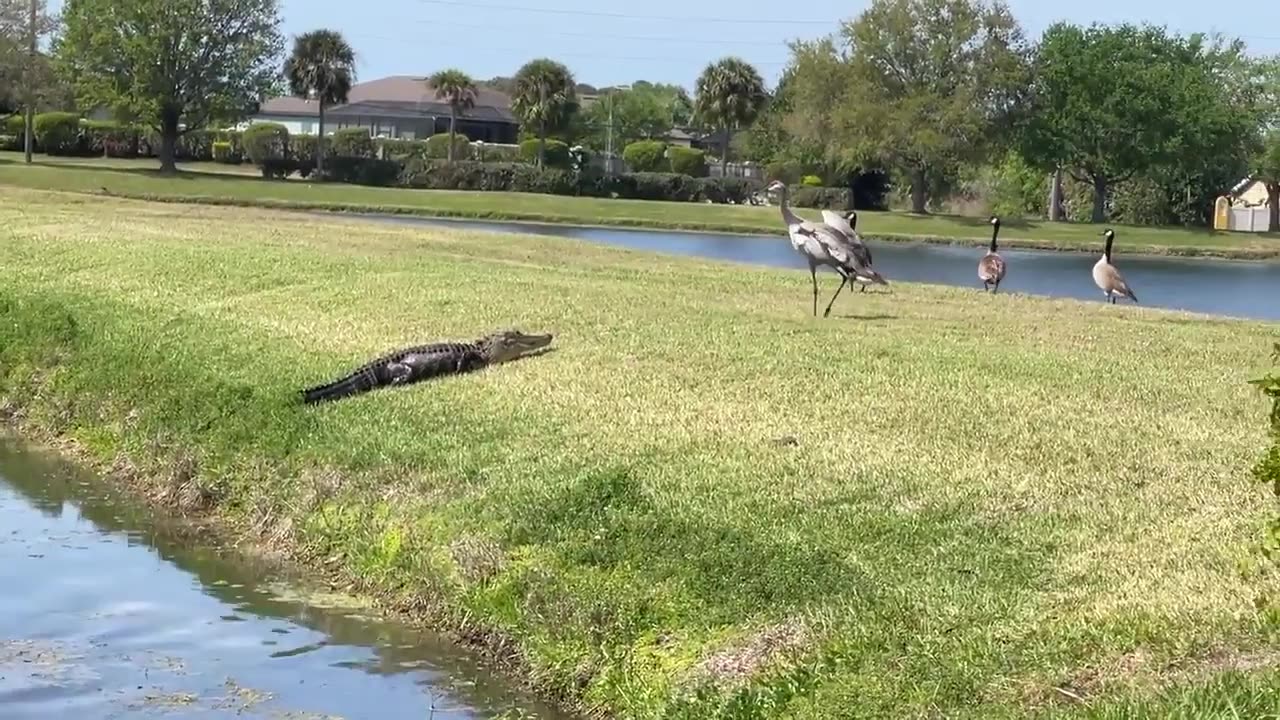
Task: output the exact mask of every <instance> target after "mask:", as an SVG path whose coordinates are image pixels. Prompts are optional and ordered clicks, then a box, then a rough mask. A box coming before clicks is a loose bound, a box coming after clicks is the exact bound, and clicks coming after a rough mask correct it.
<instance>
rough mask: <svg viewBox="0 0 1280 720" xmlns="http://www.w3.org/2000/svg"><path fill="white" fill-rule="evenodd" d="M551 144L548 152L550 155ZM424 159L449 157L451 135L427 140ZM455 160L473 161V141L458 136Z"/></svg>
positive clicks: (455, 143) (441, 135)
mask: <svg viewBox="0 0 1280 720" xmlns="http://www.w3.org/2000/svg"><path fill="white" fill-rule="evenodd" d="M550 148H551V146H550V144H548V145H547V151H548V153H550ZM425 150H426V154H425V155H424V157H426V158H429V159H432V160H443V159H445V158H447V157H449V133H436V134H435V135H432V136H431V137H429V138H427V139H426V142H425ZM453 159H454V160H470V159H471V141H470V140H468V139H467V136H465V135H456V136H454V139H453Z"/></svg>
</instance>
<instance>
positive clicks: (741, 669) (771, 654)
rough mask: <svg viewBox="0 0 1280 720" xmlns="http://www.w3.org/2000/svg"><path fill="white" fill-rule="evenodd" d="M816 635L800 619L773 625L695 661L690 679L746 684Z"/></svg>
mask: <svg viewBox="0 0 1280 720" xmlns="http://www.w3.org/2000/svg"><path fill="white" fill-rule="evenodd" d="M813 639H814V638H813V632H812V631H811V629H810V628H809V627H808V625H806V624H805V623H803V622H800V621H788V622H783V623H779V624H776V625H770V626H768V627H765V628H763V629H761V630H758V631H757V632H755V633H753V634H751V635H748V636H747V637H745V638H743V639H742V640H740V641H738V642H735V643H731V644H729V645H728V646H727V647H725V648H723V649H721V650H720V651H718V652H716V653H715V654H713V655H711V656H710V657H708V658H706V659H704V660H703V661H702V662H700V663H698V664H697V665H695V666H694V667H693V669H692V671H691V677H690V679H693V680H695V681H699V680H703V681H710V682H711V683H713V684H715V685H718V686H721V687H726V686H729V687H732V686H739V685H743V684H746V683H748V682H750V681H751V680H752V679H753V678H755V677H756V676H757V675H758V674H759V673H760V672H761V671H763V670H765V669H767V668H768V667H770V666H773V665H774V664H776V663H777V662H779V661H781V660H784V659H786V658H788V657H791V656H794V655H795V654H798V653H800V652H803V651H804V650H807V649H808V648H809V647H811V646H812V644H813Z"/></svg>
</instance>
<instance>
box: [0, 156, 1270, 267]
mask: <svg viewBox="0 0 1280 720" xmlns="http://www.w3.org/2000/svg"><path fill="white" fill-rule="evenodd" d="M20 158H21V155H20V154H16V153H0V185H9V186H13V187H26V188H32V189H47V190H62V191H70V192H80V193H86V192H87V193H95V194H97V193H101V192H102V191H103V190H104V189H106V190H107V191H109V192H111V193H113V194H115V195H118V196H122V197H129V198H134V199H144V200H158V201H165V202H173V203H201V204H221V205H238V206H250V207H264V208H292V209H308V210H329V211H349V212H378V213H400V214H413V215H424V216H434V217H459V218H472V219H480V220H485V219H487V220H517V221H519V220H525V221H536V222H549V223H570V224H582V225H603V226H629V227H649V228H656V229H675V230H704V231H723V232H734V233H750V234H768V235H778V236H780V237H781V236H784V228H783V225H782V219H781V217H780V216H779V215H778V209H777V208H776V207H752V206H745V205H721V204H715V205H707V204H703V203H689V202H663V201H659V200H613V199H604V198H590V197H566V196H560V195H542V194H536V193H516V192H473V191H454V190H430V191H427V190H416V189H407V188H390V187H367V186H362V185H346V184H338V183H312V182H307V181H303V180H290V181H287V182H278V181H276V182H272V181H265V180H261V179H257V178H251V177H247V176H246V175H245V173H246V172H248V171H249V170H251V168H250V169H246V168H242V167H238V166H228V165H219V164H217V163H193V164H192V165H190V166H189V169H190V171H189V172H183V173H181V174H179V175H178V176H177V177H176V178H175V177H172V176H160V175H158V174H157V173H156V171H154V170H151V169H144V168H150V167H151V165H150V164H148V163H151V164H154V163H153V161H128V160H87V159H83V158H76V159H70V160H65V159H47V160H45V161H42V162H39V163H36V164H34V165H33V166H27V165H25V164H22V163H21V162H20ZM650 179H653V178H650ZM827 190H830V188H827V189H822V192H826V191H827ZM800 214H801V215H805V216H807V217H811V218H813V219H818V213H817V212H815V211H812V210H808V211H801V212H800ZM1115 227H1116V228H1117V241H1118V242H1119V243H1122V245H1123V247H1124V252H1125V253H1126V254H1135V255H1136V254H1156V255H1193V256H1199V255H1203V256H1221V257H1233V258H1255V259H1256V258H1280V237H1276V236H1275V235H1268V234H1259V233H1243V232H1219V231H1210V230H1196V229H1187V228H1152V227H1124V226H1119V225H1117V226H1115ZM858 231H859V232H860V233H861V234H862V235H863V236H865V237H868V238H878V239H881V240H903V241H923V242H935V243H959V244H964V245H971V246H985V245H986V244H987V243H989V242H990V233H991V226H990V225H989V224H988V223H987V220H986V219H985V218H976V217H960V216H947V215H933V216H917V215H911V214H908V213H900V212H872V211H859V221H858ZM1101 233H1102V228H1101V227H1099V226H1096V225H1084V224H1070V223H1046V222H1031V221H1024V220H1020V219H1017V218H1005V219H1004V229H1003V230H1002V231H1001V236H1000V243H1001V245H1002V246H1003V247H1010V248H1014V247H1021V248H1041V249H1047V250H1065V251H1090V252H1100V251H1101V250H1102V244H1103V240H1102V236H1101Z"/></svg>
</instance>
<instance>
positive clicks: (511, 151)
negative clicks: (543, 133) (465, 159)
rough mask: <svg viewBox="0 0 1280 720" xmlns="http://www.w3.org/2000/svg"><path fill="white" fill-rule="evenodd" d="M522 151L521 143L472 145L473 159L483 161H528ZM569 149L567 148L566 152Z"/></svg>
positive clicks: (535, 152) (535, 151)
mask: <svg viewBox="0 0 1280 720" xmlns="http://www.w3.org/2000/svg"><path fill="white" fill-rule="evenodd" d="M520 151H521V148H520V146H519V145H493V144H488V143H486V144H482V145H472V158H471V159H473V160H479V161H481V162H495V163H518V162H528V161H527V160H525V159H524V158H523V157H522V156H521V154H520ZM567 151H568V149H567V148H566V152H567ZM534 154H535V156H536V155H537V150H536V149H535V150H534Z"/></svg>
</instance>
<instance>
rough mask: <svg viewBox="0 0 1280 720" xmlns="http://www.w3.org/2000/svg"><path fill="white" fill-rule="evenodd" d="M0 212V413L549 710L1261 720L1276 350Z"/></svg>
mask: <svg viewBox="0 0 1280 720" xmlns="http://www.w3.org/2000/svg"><path fill="white" fill-rule="evenodd" d="M23 173H29V174H28V175H26V177H29V178H39V179H41V180H39V181H38V182H37V183H36V184H38V183H39V182H44V181H46V180H47V181H50V182H52V181H55V180H56V181H57V183H58V184H68V183H75V182H82V180H76V178H84V179H86V180H83V182H88V180H87V178H95V177H101V178H118V180H117V181H116V182H118V183H119V184H120V185H121V186H131V184H135V183H136V184H139V185H138V187H144V186H146V187H149V185H147V184H149V183H152V182H158V181H153V180H152V179H150V178H147V177H145V176H137V175H131V174H120V173H109V172H102V171H77V172H74V173H73V172H69V171H65V170H52V169H48V168H41V169H35V170H27V169H15V168H6V169H5V170H4V176H5V180H6V182H8V181H9V180H11V179H12V178H14V177H23ZM95 173H96V174H95ZM94 182H96V180H94ZM172 182H173V184H175V185H179V186H183V187H185V184H186V183H191V184H192V187H205V188H212V187H218V186H219V181H216V180H211V179H197V178H191V177H184V178H183V179H181V180H178V181H172ZM224 182H225V181H224ZM288 186H289V185H280V186H269V185H255V184H252V183H244V184H238V183H228V184H226V185H225V187H226V189H227V190H226V191H227V192H237V191H238V190H237V188H250V187H268V188H271V187H279V188H282V189H280V190H278V191H277V192H281V193H283V192H286V191H285V190H284V189H283V188H285V187H288ZM308 192H315V193H325V194H330V193H331V194H332V195H331V196H335V197H336V196H337V195H338V194H340V193H342V192H353V193H383V192H387V191H371V190H360V189H357V188H311V189H309V190H308ZM392 194H393V195H394V194H395V193H392ZM5 198H6V200H7V201H8V202H6V203H4V204H3V205H0V274H2V276H3V278H4V282H3V283H2V284H0V408H2V409H5V410H7V411H8V412H9V413H11V414H13V413H17V414H18V415H19V416H21V417H23V418H24V422H25V423H27V426H28V427H29V428H40V429H44V430H46V431H55V432H60V433H62V434H64V435H65V436H67V437H70V438H73V439H74V440H76V441H78V443H79V444H81V445H82V446H83V447H85V448H88V449H89V450H90V451H91V452H92V453H93V456H94V457H95V458H97V459H98V460H99V461H101V462H102V463H103V464H104V465H107V464H110V465H113V466H114V468H115V470H116V471H117V472H118V473H121V476H124V474H125V473H127V469H128V468H130V467H133V468H136V471H137V472H139V473H141V474H142V475H143V476H144V477H147V478H151V479H153V480H154V481H155V482H156V483H158V485H157V487H160V486H163V487H168V488H171V489H173V491H174V493H175V496H176V497H180V498H182V497H185V498H188V500H189V502H187V503H186V505H187V506H190V507H199V506H200V503H199V502H198V500H199V499H200V498H201V497H205V496H208V497H211V498H213V501H214V502H215V503H216V512H219V513H221V514H220V517H222V518H224V519H226V520H227V521H228V523H229V524H230V525H231V526H233V527H238V528H240V529H241V530H242V531H243V532H244V534H245V535H244V537H246V538H251V539H252V540H253V541H254V542H257V543H260V544H267V545H270V546H273V547H277V548H280V549H283V550H287V551H293V552H296V553H297V556H298V557H300V558H302V559H303V560H306V561H308V562H313V563H314V564H315V566H316V567H317V568H321V567H323V568H327V569H328V570H329V571H330V572H336V573H339V574H340V575H342V576H345V577H347V578H351V579H355V580H357V581H359V582H360V583H362V587H365V588H366V589H367V590H369V591H370V592H374V593H376V594H378V595H380V596H381V597H383V598H385V599H387V601H388V602H392V603H394V604H396V605H397V606H398V607H412V608H417V610H418V612H421V613H424V616H425V617H429V618H431V619H433V621H436V622H440V623H444V624H446V625H449V626H454V627H469V628H472V629H473V630H475V629H480V630H481V631H482V633H484V634H489V635H490V636H500V637H506V638H510V639H511V641H512V645H511V647H513V648H515V649H516V650H517V651H518V653H519V656H520V657H521V658H522V661H521V662H522V667H523V671H524V672H525V673H526V674H527V676H528V677H529V678H531V679H532V680H533V681H534V682H536V683H537V684H538V686H539V687H540V688H541V689H542V690H543V691H544V692H545V693H547V694H548V695H550V696H553V697H554V696H561V697H563V698H566V699H567V700H568V701H570V702H576V703H578V705H579V706H580V707H582V708H585V709H589V710H598V711H607V712H610V713H613V714H614V715H615V716H617V717H628V718H631V717H635V718H658V717H664V718H668V717H671V718H689V719H692V718H709V717H721V718H788V719H793V720H813V719H817V718H852V717H868V718H870V717H876V718H882V717H925V716H929V717H941V716H946V717H966V718H1015V717H1018V718H1020V717H1027V716H1050V717H1058V716H1062V717H1117V718H1118V717H1151V716H1162V717H1170V716H1177V717H1206V716H1210V715H1212V714H1213V713H1217V712H1225V711H1226V710H1227V708H1229V707H1230V708H1234V710H1235V711H1237V712H1239V713H1241V714H1243V715H1246V716H1247V715H1248V714H1249V713H1251V712H1252V713H1255V716H1256V713H1258V712H1261V711H1262V710H1263V709H1274V708H1275V707H1276V705H1277V703H1280V669H1278V663H1280V651H1277V650H1276V645H1275V644H1274V639H1273V636H1272V635H1270V634H1269V633H1273V632H1274V631H1275V630H1276V629H1277V627H1276V624H1275V620H1274V619H1273V620H1271V621H1268V620H1266V618H1265V617H1264V615H1263V614H1261V613H1260V612H1259V610H1258V609H1256V607H1255V605H1254V600H1255V598H1256V597H1257V596H1258V595H1259V593H1260V592H1262V591H1264V590H1269V591H1272V592H1274V591H1276V590H1277V587H1276V585H1277V583H1276V582H1275V578H1274V576H1266V575H1262V574H1258V573H1256V572H1244V571H1242V570H1241V562H1242V559H1243V558H1245V557H1247V556H1248V554H1249V552H1250V548H1251V547H1252V546H1253V544H1254V543H1255V542H1256V540H1257V531H1258V530H1259V528H1260V527H1261V526H1262V524H1263V522H1264V520H1265V517H1266V513H1267V510H1268V500H1267V497H1266V493H1265V492H1264V490H1263V489H1262V488H1260V487H1258V486H1257V484H1256V483H1254V482H1252V481H1251V478H1250V476H1249V468H1250V466H1251V465H1252V464H1253V463H1254V462H1255V461H1256V459H1257V458H1258V457H1259V456H1260V454H1261V452H1262V451H1263V448H1264V447H1265V444H1266V430H1265V414H1266V409H1267V408H1266V405H1265V403H1264V400H1263V398H1262V397H1260V396H1259V395H1258V393H1256V392H1255V391H1253V389H1252V388H1251V387H1249V386H1248V385H1247V384H1246V381H1247V380H1249V379H1251V378H1254V377H1257V376H1259V375H1260V374H1262V373H1263V372H1264V371H1265V370H1266V369H1267V367H1268V365H1269V358H1268V353H1269V352H1270V350H1271V343H1272V341H1273V340H1274V338H1275V337H1276V335H1277V331H1278V329H1280V328H1278V327H1277V326H1276V325H1275V324H1266V323H1260V322H1248V321H1236V320H1219V319H1210V318H1206V317H1203V316H1196V315H1191V314H1187V313H1177V312H1169V311H1160V310H1155V309H1150V308H1144V307H1132V306H1109V305H1106V304H1103V303H1096V302H1091V303H1086V302H1079V301H1075V300H1069V299H1060V300H1059V299H1045V298H1034V297H1029V296H1024V295H1019V294H1016V293H1014V294H1001V295H995V296H993V295H989V294H984V293H982V292H980V291H978V290H975V289H969V288H942V287H936V286H922V285H916V284H912V283H897V284H895V286H894V292H893V293H892V294H890V293H873V292H868V293H865V294H857V295H855V296H853V297H850V296H847V295H846V296H844V297H843V298H841V299H840V300H839V301H837V303H836V307H835V309H834V311H833V314H832V317H830V318H828V319H821V318H816V319H815V318H813V317H811V316H810V295H809V278H808V277H807V273H805V272H800V271H784V270H777V269H767V268H754V267H745V266H732V267H729V266H725V265H720V264H715V263H711V262H705V261H699V260H694V259H689V258H677V257H669V256H660V255H653V254H647V253H640V252H633V251H627V250H623V249H616V248H609V247H604V246H598V245H593V244H588V243H581V242H576V241H573V240H567V239H559V238H548V237H533V236H517V235H490V234H484V233H474V232H459V231H454V230H446V229H420V228H407V227H395V226H388V225H385V224H375V223H369V222H361V221H359V220H356V219H350V218H342V217H334V218H314V217H304V218H299V217H298V216H296V215H292V214H288V213H280V212H275V211H268V210H261V209H252V208H248V209H246V208H235V209H233V208H221V207H207V206H200V205H193V206H188V207H177V206H174V205H165V204H154V203H146V202H138V201H131V200H121V199H115V198H104V197H91V196H87V195H76V194H63V193H51V192H45V191H38V190H26V189H18V188H12V187H10V188H6V189H5ZM739 212H747V211H739ZM833 278H834V276H833V275H831V274H826V275H824V276H823V287H824V290H823V292H824V293H827V292H830V291H831V290H832V289H834V285H835V281H834V279H833ZM513 325H514V326H518V327H520V328H523V329H524V330H526V331H530V332H553V333H555V335H556V339H555V343H554V345H555V347H556V350H555V351H554V352H552V353H549V354H546V355H542V356H540V357H535V358H530V359H526V360H522V361H519V362H515V363H511V364H509V365H504V366H500V367H496V368H490V369H488V370H485V371H482V372H480V373H477V374H472V375H468V376H460V377H451V378H447V379H442V380H439V381H435V382H431V383H426V384H422V385H416V386H410V387H405V388H399V389H395V390H386V391H380V392H375V393H371V394H368V395H364V396H361V397H357V398H352V399H349V400H344V401H341V402H338V403H334V404H331V405H326V406H318V407H313V408H304V407H302V406H300V405H299V404H298V403H297V391H298V390H299V389H301V388H303V387H306V386H309V385H312V384H316V383H319V382H324V381H327V380H329V379H331V378H333V377H335V376H337V375H339V374H342V373H344V372H346V371H347V370H348V369H349V368H351V367H353V366H354V365H357V364H359V363H362V362H364V361H365V360H366V359H368V358H369V357H371V356H373V355H376V354H378V353H381V352H383V351H386V350H389V349H392V348H395V347H399V346H403V345H408V344H411V343H421V342H427V341H432V340H436V339H445V338H470V337H475V336H477V335H479V334H481V333H484V332H486V331H488V330H490V329H493V328H497V327H503V326H513ZM191 498H195V500H190V499H191ZM1269 622H1270V624H1268V623H1269ZM1075 698H1080V699H1083V702H1081V701H1079V700H1077V699H1075ZM1179 713H1181V714H1179ZM1215 716H1216V715H1215ZM1222 716H1225V715H1222Z"/></svg>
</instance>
